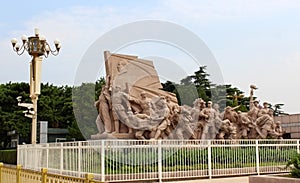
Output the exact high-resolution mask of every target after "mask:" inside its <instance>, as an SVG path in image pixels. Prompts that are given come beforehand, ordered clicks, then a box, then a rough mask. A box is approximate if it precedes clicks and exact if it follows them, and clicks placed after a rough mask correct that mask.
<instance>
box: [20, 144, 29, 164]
mask: <svg viewBox="0 0 300 183" xmlns="http://www.w3.org/2000/svg"><path fill="white" fill-rule="evenodd" d="M23 146H26V148H24V147H23V148H22V151H23V153H24V160H23V162H22V163H23V164H21V165H23V168H25V169H26V168H27V165H26V164H27V162H28V159H27V158H28V157H27V151H28V148H27V145H23ZM18 163H19V162H18Z"/></svg>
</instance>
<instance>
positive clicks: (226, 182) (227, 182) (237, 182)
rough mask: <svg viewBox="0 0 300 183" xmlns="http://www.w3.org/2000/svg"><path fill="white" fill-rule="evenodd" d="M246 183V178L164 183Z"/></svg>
mask: <svg viewBox="0 0 300 183" xmlns="http://www.w3.org/2000/svg"><path fill="white" fill-rule="evenodd" d="M198 182H199V183H204V182H207V183H248V176H242V177H226V178H213V179H198V180H185V181H171V182H166V183H198Z"/></svg>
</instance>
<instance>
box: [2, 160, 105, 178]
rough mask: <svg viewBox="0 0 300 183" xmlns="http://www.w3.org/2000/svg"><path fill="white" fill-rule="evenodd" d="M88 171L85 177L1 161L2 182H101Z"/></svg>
mask: <svg viewBox="0 0 300 183" xmlns="http://www.w3.org/2000/svg"><path fill="white" fill-rule="evenodd" d="M93 176H94V175H93V174H90V173H87V174H85V177H84V178H79V177H71V176H65V175H59V174H52V173H48V170H47V169H46V168H42V169H41V170H40V171H35V170H28V169H23V168H22V166H21V165H17V166H15V165H13V166H11V165H10V166H8V165H4V164H3V163H0V183H21V182H22V183H56V182H68V183H100V182H99V181H95V180H94V179H93Z"/></svg>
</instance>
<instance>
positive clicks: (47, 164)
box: [46, 143, 49, 168]
mask: <svg viewBox="0 0 300 183" xmlns="http://www.w3.org/2000/svg"><path fill="white" fill-rule="evenodd" d="M46 168H49V144H48V143H47V144H46Z"/></svg>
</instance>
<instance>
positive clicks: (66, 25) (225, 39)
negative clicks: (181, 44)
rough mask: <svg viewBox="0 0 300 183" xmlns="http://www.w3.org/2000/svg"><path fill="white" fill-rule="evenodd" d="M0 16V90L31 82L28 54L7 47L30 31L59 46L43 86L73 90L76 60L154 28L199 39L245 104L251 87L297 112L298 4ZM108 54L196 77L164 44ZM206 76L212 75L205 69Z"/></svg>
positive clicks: (203, 1) (128, 6)
mask: <svg viewBox="0 0 300 183" xmlns="http://www.w3.org/2000/svg"><path fill="white" fill-rule="evenodd" d="M0 10H1V11H0V48H1V49H0V50H1V51H0V53H1V60H0V63H1V67H0V83H7V82H10V81H11V82H28V81H29V62H30V60H31V58H30V56H29V55H28V54H26V53H25V54H23V55H21V56H18V55H17V54H16V53H15V52H14V51H13V50H12V47H11V44H10V40H11V39H12V38H14V37H15V38H17V39H18V40H19V41H21V39H20V38H21V36H22V35H27V36H31V35H33V34H34V28H39V29H40V33H41V34H42V35H45V37H46V39H47V41H48V42H49V43H50V45H52V46H53V40H54V39H56V38H58V39H59V40H60V41H61V43H62V48H61V52H60V54H59V55H58V56H49V57H48V58H46V59H44V60H43V66H42V82H49V83H53V84H55V85H73V84H74V80H75V77H76V72H77V70H78V67H79V66H80V63H81V61H82V58H83V57H84V55H85V53H86V52H87V51H88V50H89V49H90V48H91V46H93V43H94V42H95V41H96V40H98V38H101V36H103V35H104V34H106V33H107V32H110V31H111V30H113V29H115V28H118V27H120V26H122V25H124V24H128V23H132V22H136V21H147V20H158V21H165V22H171V23H173V24H176V25H179V26H182V27H184V28H186V29H187V30H189V31H191V32H192V33H194V34H195V35H197V36H198V37H199V38H200V39H201V40H202V41H203V42H204V43H205V45H206V46H207V48H208V49H209V50H210V52H211V53H212V55H213V56H214V58H215V60H216V62H217V64H218V66H219V68H220V72H221V74H222V79H223V81H224V83H225V84H232V85H233V86H234V87H237V88H239V89H240V90H242V91H244V92H245V95H246V96H248V95H249V86H250V84H255V85H256V86H257V87H258V90H257V91H255V96H257V98H258V100H260V101H261V102H263V101H267V102H270V103H272V104H276V103H283V104H284V107H283V110H284V111H285V112H288V113H290V114H293V113H299V112H300V107H299V106H298V101H299V94H298V93H299V92H298V91H300V85H299V84H298V82H297V78H300V72H299V71H300V34H299V32H300V24H299V20H300V0H264V1H260V0H251V1H250V0H243V1H242V0H227V1H222V0H215V1H209V0H186V1H182V0H144V1H137V0H136V1H133V0H132V1H130V0H128V1H122V0H112V1H104V0H88V1H86V0H77V1H74V0H64V1H59V0H52V1H43V2H41V1H37V0H27V1H18V2H16V1H4V2H2V4H1V7H0ZM132 31H134V30H132ZM170 35H172V31H171V32H170ZM112 41H114V40H113V39H112ZM191 44H192V43H191ZM96 49H97V48H96ZM110 51H112V52H118V53H125V54H132V55H137V56H139V57H141V58H153V56H155V57H156V58H157V57H159V58H162V59H158V61H156V62H160V63H165V62H164V61H166V60H176V61H177V63H178V64H179V67H181V68H182V69H183V70H184V72H185V73H186V74H187V75H190V74H193V72H194V71H196V70H198V68H197V66H195V68H194V66H193V65H191V64H186V63H191V61H189V59H191V58H190V57H189V56H187V55H186V54H184V53H182V51H180V50H178V49H176V48H172V47H170V45H169V46H168V45H166V44H162V43H157V42H156V43H149V42H141V43H136V44H131V45H127V46H125V47H122V48H119V49H117V50H110ZM98 56H99V60H101V59H103V55H102V54H101V53H99V55H98ZM98 56H97V55H95V56H94V57H95V58H94V59H95V60H97V59H98V58H97V57H98ZM181 64H182V65H181ZM165 65H166V64H165ZM165 65H164V64H162V65H161V66H160V67H162V68H165V67H167V66H165ZM102 69H103V68H102ZM207 71H208V73H213V72H212V71H210V68H209V67H208V69H207ZM162 72H164V70H162V71H160V70H159V71H158V73H159V74H160V75H164V73H162ZM101 73H102V74H103V71H101V68H99V75H101ZM175 75H176V74H175ZM95 80H96V78H95Z"/></svg>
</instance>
